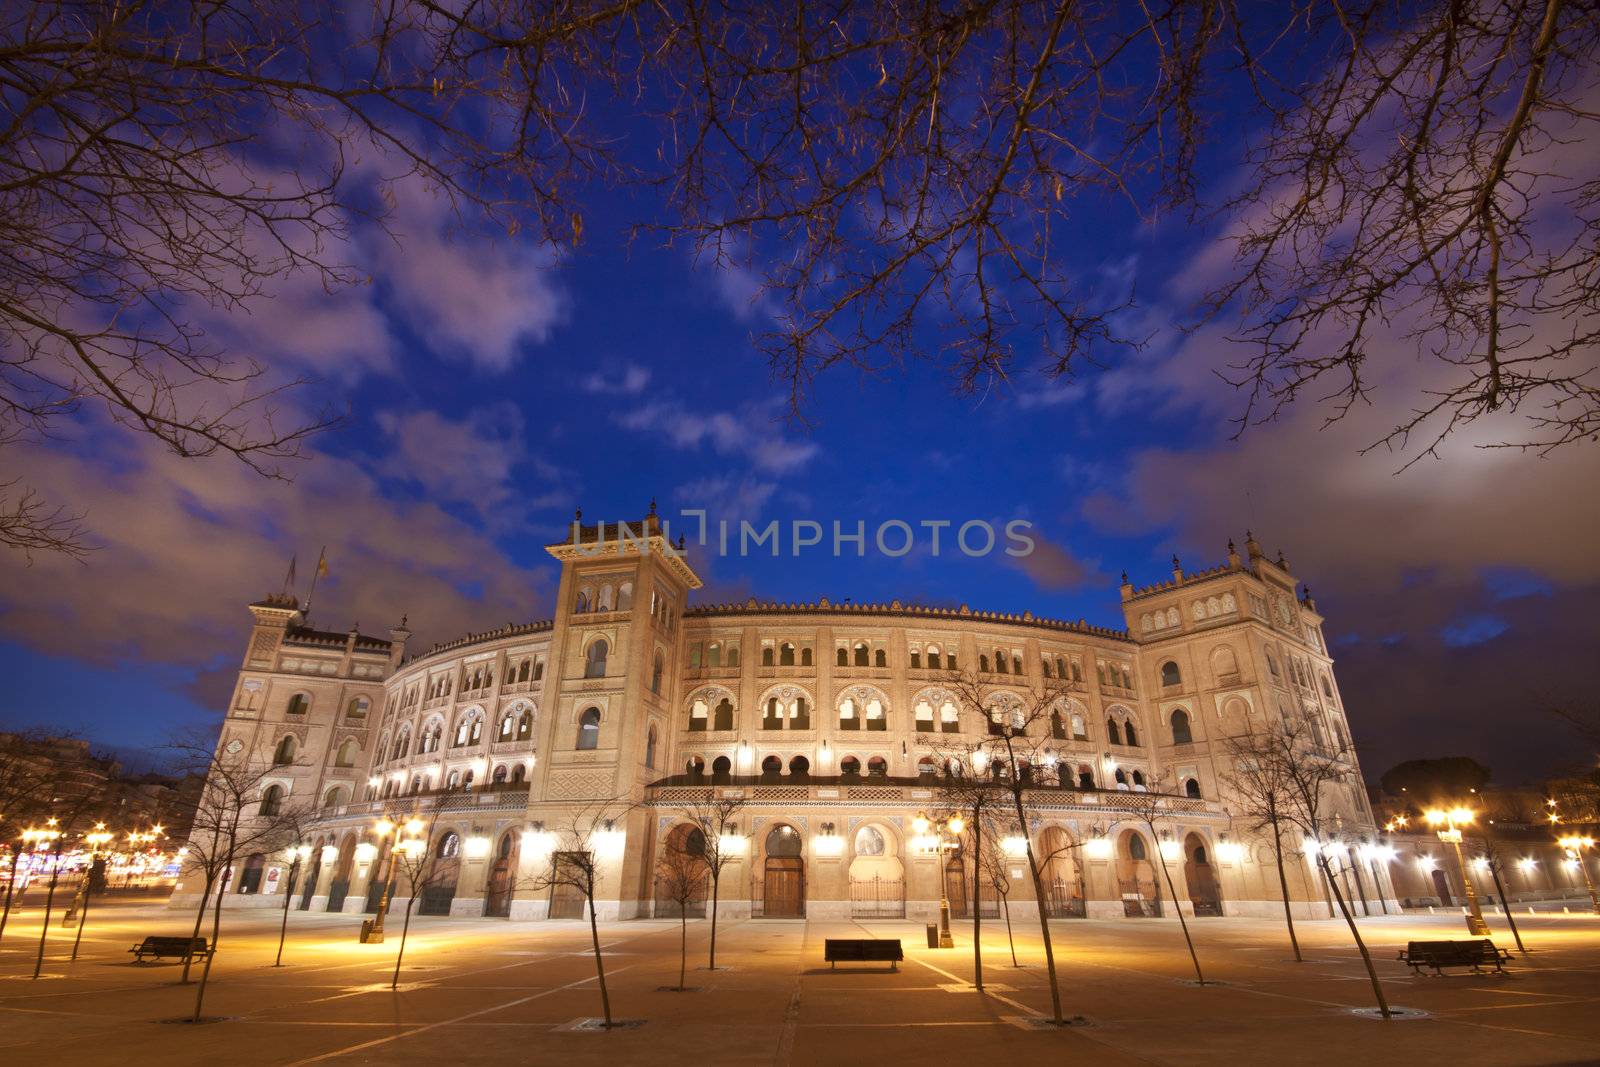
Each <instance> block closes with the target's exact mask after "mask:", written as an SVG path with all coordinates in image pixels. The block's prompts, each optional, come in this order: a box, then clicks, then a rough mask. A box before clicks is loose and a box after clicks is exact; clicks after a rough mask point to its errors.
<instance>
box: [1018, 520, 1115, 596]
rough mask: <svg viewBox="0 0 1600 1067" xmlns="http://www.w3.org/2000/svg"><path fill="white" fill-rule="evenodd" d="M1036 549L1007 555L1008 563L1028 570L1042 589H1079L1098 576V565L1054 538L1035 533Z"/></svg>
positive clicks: (1026, 572) (1027, 573)
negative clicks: (1094, 564)
mask: <svg viewBox="0 0 1600 1067" xmlns="http://www.w3.org/2000/svg"><path fill="white" fill-rule="evenodd" d="M1030 536H1031V537H1032V538H1033V551H1032V552H1029V553H1028V554H1027V555H1026V556H1006V557H1004V559H1005V561H1006V563H1008V564H1010V565H1011V566H1013V567H1015V568H1016V569H1017V570H1019V571H1021V572H1022V573H1023V574H1026V575H1027V576H1028V577H1029V578H1030V579H1032V581H1033V584H1034V585H1036V586H1038V587H1039V588H1040V589H1044V590H1049V591H1060V590H1065V589H1076V588H1078V587H1079V586H1082V585H1086V584H1088V583H1089V582H1090V581H1092V580H1094V578H1095V577H1096V575H1095V571H1094V568H1092V567H1090V566H1088V565H1087V564H1085V563H1084V561H1083V560H1081V559H1079V558H1078V557H1077V556H1076V555H1075V554H1074V553H1072V552H1071V551H1069V550H1068V549H1066V548H1064V547H1062V546H1061V545H1058V544H1056V543H1055V542H1054V541H1050V540H1047V539H1045V538H1043V537H1040V536H1039V535H1038V533H1037V532H1034V533H1031V534H1030Z"/></svg>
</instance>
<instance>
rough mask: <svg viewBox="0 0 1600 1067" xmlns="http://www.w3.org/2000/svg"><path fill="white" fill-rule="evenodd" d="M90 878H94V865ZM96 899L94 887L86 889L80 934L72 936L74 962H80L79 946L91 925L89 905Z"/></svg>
mask: <svg viewBox="0 0 1600 1067" xmlns="http://www.w3.org/2000/svg"><path fill="white" fill-rule="evenodd" d="M89 877H91V878H92V877H93V873H92V864H91V873H90V875H89ZM93 897H94V887H93V886H92V885H90V886H88V887H87V888H85V890H84V893H83V909H82V910H81V911H79V912H78V932H77V933H75V934H73V935H72V962H73V963H77V962H78V946H79V945H81V944H83V928H84V927H85V926H88V925H89V903H90V901H91V899H92V898H93Z"/></svg>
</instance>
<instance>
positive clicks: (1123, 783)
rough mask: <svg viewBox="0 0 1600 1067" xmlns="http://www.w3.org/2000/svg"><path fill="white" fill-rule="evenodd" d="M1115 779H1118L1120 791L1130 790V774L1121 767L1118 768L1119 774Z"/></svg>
mask: <svg viewBox="0 0 1600 1067" xmlns="http://www.w3.org/2000/svg"><path fill="white" fill-rule="evenodd" d="M1114 777H1115V778H1116V781H1117V788H1118V789H1122V790H1126V789H1127V788H1128V772H1127V771H1125V770H1123V769H1122V768H1121V767H1118V768H1117V773H1116V775H1115V776H1114Z"/></svg>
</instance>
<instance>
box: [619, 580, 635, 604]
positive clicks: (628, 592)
mask: <svg viewBox="0 0 1600 1067" xmlns="http://www.w3.org/2000/svg"><path fill="white" fill-rule="evenodd" d="M631 607H633V583H632V582H623V583H622V584H621V585H619V586H617V610H618V611H627V610H628V609H629V608H631Z"/></svg>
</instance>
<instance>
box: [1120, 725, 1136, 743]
mask: <svg viewBox="0 0 1600 1067" xmlns="http://www.w3.org/2000/svg"><path fill="white" fill-rule="evenodd" d="M1122 725H1123V733H1124V735H1125V736H1126V737H1127V739H1128V747H1129V748H1137V747H1138V745H1139V735H1138V733H1136V732H1135V731H1134V729H1133V723H1131V722H1126V723H1123V724H1122Z"/></svg>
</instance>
